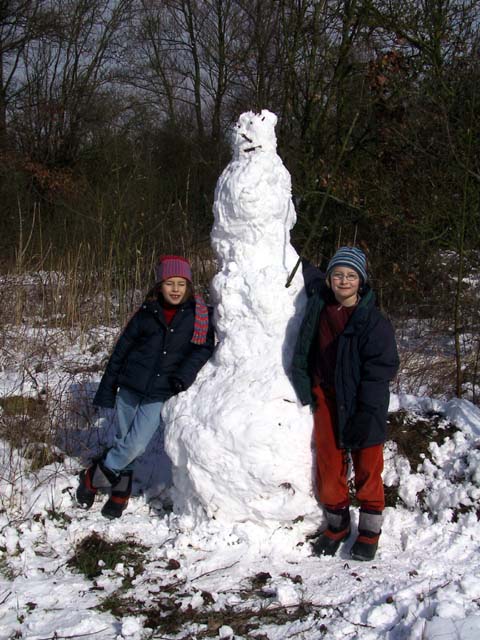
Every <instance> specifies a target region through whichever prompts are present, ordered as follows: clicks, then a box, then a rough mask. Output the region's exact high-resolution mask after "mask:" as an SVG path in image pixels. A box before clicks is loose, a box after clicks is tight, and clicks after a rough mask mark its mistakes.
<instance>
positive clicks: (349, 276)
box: [328, 267, 360, 307]
mask: <svg viewBox="0 0 480 640" xmlns="http://www.w3.org/2000/svg"><path fill="white" fill-rule="evenodd" d="M328 280H329V285H330V287H331V289H332V291H333V294H334V296H335V298H336V300H337V302H339V303H340V304H343V306H344V307H350V306H352V305H354V304H355V303H356V302H357V296H358V289H359V288H360V276H359V275H358V273H357V272H356V271H355V269H350V267H335V268H334V269H333V271H332V273H330V275H329V276H328Z"/></svg>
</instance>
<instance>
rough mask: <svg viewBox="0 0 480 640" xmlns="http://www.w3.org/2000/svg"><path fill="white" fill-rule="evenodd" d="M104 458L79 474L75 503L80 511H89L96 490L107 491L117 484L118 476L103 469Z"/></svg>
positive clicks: (105, 468)
mask: <svg viewBox="0 0 480 640" xmlns="http://www.w3.org/2000/svg"><path fill="white" fill-rule="evenodd" d="M103 460H104V456H101V457H100V458H97V459H95V460H93V464H92V465H91V466H90V467H88V469H84V470H83V471H81V472H80V482H79V483H78V487H77V494H76V496H77V502H78V505H79V506H80V507H81V508H82V509H90V507H91V506H92V505H93V503H94V501H95V495H96V493H97V490H98V489H109V488H110V487H111V486H112V485H114V484H116V483H117V482H118V474H117V473H115V472H114V471H112V470H111V469H108V467H105V466H104V464H103Z"/></svg>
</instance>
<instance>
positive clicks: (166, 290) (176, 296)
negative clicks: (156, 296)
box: [160, 276, 187, 304]
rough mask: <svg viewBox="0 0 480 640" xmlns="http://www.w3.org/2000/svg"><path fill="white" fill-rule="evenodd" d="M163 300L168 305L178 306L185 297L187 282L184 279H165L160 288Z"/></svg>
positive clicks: (175, 277)
mask: <svg viewBox="0 0 480 640" xmlns="http://www.w3.org/2000/svg"><path fill="white" fill-rule="evenodd" d="M160 288H161V291H162V295H163V297H164V299H165V300H166V301H167V302H168V303H170V304H180V303H182V302H183V301H184V299H185V296H186V295H187V281H186V280H185V278H180V277H177V276H174V277H173V278H167V280H164V281H163V282H162V284H161V286H160Z"/></svg>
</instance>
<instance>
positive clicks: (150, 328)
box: [93, 300, 215, 408]
mask: <svg viewBox="0 0 480 640" xmlns="http://www.w3.org/2000/svg"><path fill="white" fill-rule="evenodd" d="M194 321H195V301H194V300H187V301H186V302H184V303H182V304H181V305H179V308H178V310H177V312H176V314H175V316H174V317H173V319H172V321H171V323H170V324H169V325H167V323H166V321H165V317H164V314H163V310H162V307H161V304H160V302H158V301H156V300H155V301H146V302H144V304H142V306H141V307H140V309H139V310H138V311H137V312H136V313H135V315H134V316H133V317H132V319H131V320H130V321H129V323H128V324H127V326H126V328H125V330H124V331H123V333H122V335H121V336H120V338H119V339H118V341H117V343H116V345H115V348H114V350H113V353H112V355H111V357H110V359H109V361H108V364H107V368H106V370H105V373H104V375H103V377H102V380H101V381H100V385H99V387H98V390H97V393H96V395H95V398H94V400H93V404H95V405H97V406H99V407H109V408H113V406H114V404H115V396H116V394H117V389H118V387H127V388H128V389H130V390H132V391H134V392H136V393H138V394H139V395H140V396H142V397H143V398H147V399H151V400H167V399H168V398H170V397H171V396H172V395H174V391H172V389H171V386H170V380H169V379H171V378H175V379H177V380H180V382H181V383H182V385H183V388H184V389H187V388H188V387H189V386H190V385H191V384H192V383H193V381H194V380H195V378H196V376H197V373H198V372H199V371H200V369H201V368H202V367H203V365H204V364H205V363H206V361H207V360H208V359H209V358H210V356H211V355H212V352H213V348H214V343H215V338H214V331H213V326H212V320H211V309H210V308H209V327H208V333H207V339H206V342H205V344H201V345H197V344H194V343H192V342H191V339H192V336H193V327H194Z"/></svg>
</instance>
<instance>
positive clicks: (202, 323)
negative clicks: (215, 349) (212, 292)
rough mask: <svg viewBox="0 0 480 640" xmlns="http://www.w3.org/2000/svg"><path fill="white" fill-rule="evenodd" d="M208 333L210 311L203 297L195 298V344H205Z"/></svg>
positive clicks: (192, 340)
mask: <svg viewBox="0 0 480 640" xmlns="http://www.w3.org/2000/svg"><path fill="white" fill-rule="evenodd" d="M207 332H208V309H207V305H206V304H205V302H204V300H203V298H202V296H198V295H197V296H195V324H194V325H193V336H192V339H191V342H193V344H205V342H206V341H207Z"/></svg>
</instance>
